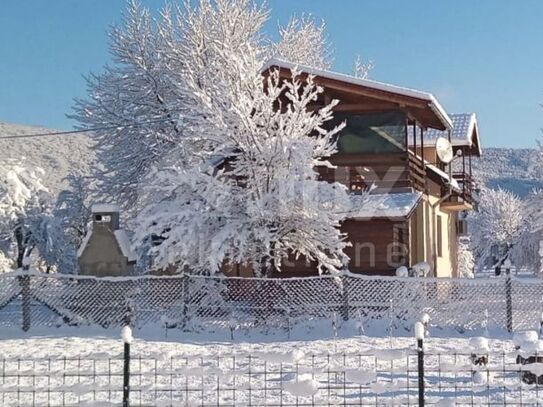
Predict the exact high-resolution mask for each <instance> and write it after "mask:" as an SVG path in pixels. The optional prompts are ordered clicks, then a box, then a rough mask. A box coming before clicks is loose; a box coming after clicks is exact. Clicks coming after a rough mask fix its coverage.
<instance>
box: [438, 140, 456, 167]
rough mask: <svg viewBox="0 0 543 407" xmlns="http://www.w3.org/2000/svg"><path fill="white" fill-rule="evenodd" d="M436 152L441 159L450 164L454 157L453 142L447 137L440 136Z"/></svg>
mask: <svg viewBox="0 0 543 407" xmlns="http://www.w3.org/2000/svg"><path fill="white" fill-rule="evenodd" d="M436 154H437V156H438V158H439V160H440V161H441V162H443V163H445V164H449V163H450V162H451V161H452V160H453V158H454V154H453V149H452V145H451V142H450V141H449V140H447V139H446V138H445V137H439V138H438V139H437V140H436Z"/></svg>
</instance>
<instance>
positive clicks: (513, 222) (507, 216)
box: [472, 188, 527, 269]
mask: <svg viewBox="0 0 543 407" xmlns="http://www.w3.org/2000/svg"><path fill="white" fill-rule="evenodd" d="M472 225H473V234H472V243H473V246H474V249H475V254H476V258H477V263H478V264H483V263H484V262H487V261H488V259H489V258H492V257H493V267H494V268H496V269H499V268H500V267H501V266H502V264H503V262H504V261H505V259H507V258H510V260H514V259H513V258H511V256H512V253H513V249H514V248H515V247H516V246H517V245H519V244H520V243H521V241H522V236H523V234H524V233H525V232H526V230H527V222H526V217H525V208H524V205H523V202H522V200H521V199H520V198H519V197H518V196H516V195H515V194H513V193H512V192H509V191H507V190H504V189H501V188H499V189H490V188H484V189H483V190H482V191H481V194H480V200H479V211H478V212H477V213H475V214H474V215H473V217H472Z"/></svg>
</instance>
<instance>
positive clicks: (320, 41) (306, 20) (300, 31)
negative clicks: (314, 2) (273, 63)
mask: <svg viewBox="0 0 543 407" xmlns="http://www.w3.org/2000/svg"><path fill="white" fill-rule="evenodd" d="M279 34H280V37H281V39H280V41H279V42H278V43H277V44H275V45H274V46H273V56H274V57H276V58H280V59H284V60H287V61H290V62H294V63H296V64H301V65H309V66H312V67H314V68H319V69H324V70H328V69H330V68H331V66H332V62H333V56H332V55H333V52H332V46H331V44H330V43H329V41H328V38H327V37H326V24H325V23H324V21H321V22H320V24H319V23H317V22H316V21H315V19H314V18H312V17H311V16H305V15H303V16H301V17H296V16H293V17H292V18H291V19H290V21H289V22H288V24H287V25H286V26H285V27H279Z"/></svg>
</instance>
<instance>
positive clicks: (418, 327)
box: [408, 322, 424, 407]
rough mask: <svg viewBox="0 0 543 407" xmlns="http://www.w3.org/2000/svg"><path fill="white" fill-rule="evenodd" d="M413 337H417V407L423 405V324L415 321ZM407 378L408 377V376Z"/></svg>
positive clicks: (422, 406)
mask: <svg viewBox="0 0 543 407" xmlns="http://www.w3.org/2000/svg"><path fill="white" fill-rule="evenodd" d="M415 338H416V339H417V370H418V378H419V407H424V324H423V323H422V322H416V323H415ZM408 380H409V378H408Z"/></svg>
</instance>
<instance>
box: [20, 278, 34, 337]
mask: <svg viewBox="0 0 543 407" xmlns="http://www.w3.org/2000/svg"><path fill="white" fill-rule="evenodd" d="M19 284H20V286H21V304H22V307H21V311H22V314H23V315H22V328H23V331H25V332H26V331H28V330H29V329H30V320H31V315H30V310H31V307H30V301H31V299H30V275H29V274H24V275H22V276H20V277H19Z"/></svg>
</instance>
